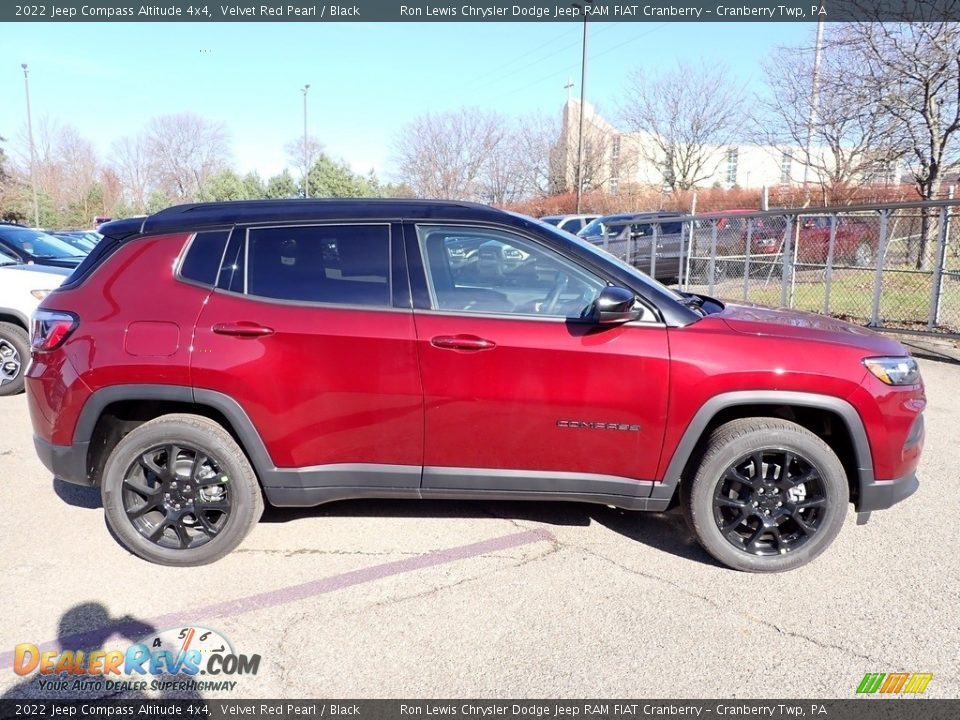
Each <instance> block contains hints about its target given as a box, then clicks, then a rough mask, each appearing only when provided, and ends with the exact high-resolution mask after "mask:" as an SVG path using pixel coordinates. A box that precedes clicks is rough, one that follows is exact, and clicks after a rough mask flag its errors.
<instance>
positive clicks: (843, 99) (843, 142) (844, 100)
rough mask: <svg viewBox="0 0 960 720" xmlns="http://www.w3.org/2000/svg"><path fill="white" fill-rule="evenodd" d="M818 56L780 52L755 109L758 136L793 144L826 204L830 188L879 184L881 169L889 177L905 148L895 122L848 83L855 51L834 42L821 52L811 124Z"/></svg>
mask: <svg viewBox="0 0 960 720" xmlns="http://www.w3.org/2000/svg"><path fill="white" fill-rule="evenodd" d="M834 32H835V31H834V30H833V29H830V30H828V33H830V34H831V35H832V34H833V33H834ZM813 55H814V51H813V49H812V48H809V47H802V48H783V47H781V48H777V49H776V50H775V51H774V53H773V54H772V55H771V57H770V58H769V59H768V60H767V61H766V62H765V63H764V64H763V69H764V73H765V75H766V84H767V94H766V95H765V96H760V97H757V98H756V102H755V103H754V105H753V107H754V112H753V117H752V125H753V128H752V131H751V134H752V136H753V139H754V140H755V141H756V142H757V143H758V144H760V145H766V146H773V147H778V148H782V147H789V148H790V153H791V157H792V158H793V159H794V160H796V161H797V162H799V163H801V164H803V165H806V166H807V167H808V168H809V169H810V170H811V171H812V173H811V174H812V176H813V177H814V178H815V181H816V182H817V183H818V184H819V185H820V187H821V190H822V192H823V195H824V199H825V200H826V199H827V196H828V195H829V193H830V191H831V190H834V189H839V188H842V187H846V186H856V185H861V184H864V183H868V182H872V181H874V180H875V179H876V176H877V174H878V170H879V171H883V170H887V172H888V174H889V172H892V170H893V169H894V168H896V167H897V164H898V163H899V160H900V158H901V157H902V155H903V151H902V147H901V146H900V144H899V142H898V140H897V138H896V133H895V129H896V125H897V122H896V120H895V119H894V118H892V117H891V116H890V115H889V114H886V113H877V112H872V111H871V110H872V109H871V108H869V107H866V108H865V107H864V105H863V103H862V98H861V97H859V95H860V93H861V90H860V89H859V88H858V87H856V85H855V84H853V83H851V82H850V81H849V76H848V74H847V73H848V70H849V68H850V67H851V66H852V65H854V64H856V62H857V58H856V57H855V56H854V55H853V53H851V50H850V48H848V47H845V46H843V45H839V44H836V45H835V44H832V43H830V42H829V40H828V43H827V49H826V50H825V51H824V52H823V53H822V54H821V61H820V74H819V78H820V81H819V92H818V94H817V98H816V113H815V121H814V123H813V125H812V126H811V125H810V117H811V106H812V104H813V102H814V99H813V89H812V86H811V77H812V75H813V64H814V57H813ZM808 132H811V133H812V134H811V140H812V142H811V143H810V145H809V147H808V144H807V135H808Z"/></svg>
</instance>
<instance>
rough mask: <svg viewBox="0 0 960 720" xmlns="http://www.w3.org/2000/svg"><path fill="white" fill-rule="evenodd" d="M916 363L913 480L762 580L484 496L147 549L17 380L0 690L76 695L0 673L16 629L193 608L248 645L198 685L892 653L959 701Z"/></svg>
mask: <svg viewBox="0 0 960 720" xmlns="http://www.w3.org/2000/svg"><path fill="white" fill-rule="evenodd" d="M922 372H923V375H924V378H925V381H926V383H927V393H928V397H929V406H928V410H927V441H926V443H927V444H926V449H925V453H924V459H923V464H922V466H921V469H920V479H921V487H920V491H919V492H918V493H917V494H916V495H914V496H913V497H912V498H910V499H909V500H907V501H906V502H905V503H903V504H902V505H900V506H897V507H896V508H894V509H892V510H889V511H886V512H884V513H876V514H874V516H873V519H872V520H871V521H870V523H869V524H868V525H866V526H864V527H856V526H855V524H854V515H853V512H852V510H851V512H850V514H849V516H848V518H847V523H846V526H845V527H844V529H843V532H842V533H841V535H840V537H839V538H838V540H837V541H836V543H835V544H834V545H833V547H831V548H830V549H829V550H828V551H827V553H826V554H825V555H824V556H822V557H821V558H820V559H819V560H817V561H815V562H814V563H813V564H812V565H809V566H807V567H805V568H802V569H800V570H797V571H793V572H790V573H787V574H782V575H774V576H758V575H747V574H743V573H737V572H733V571H730V570H726V569H724V568H722V567H720V566H718V565H717V564H716V563H714V562H713V561H712V560H711V559H710V558H709V557H708V556H707V555H706V553H704V552H703V551H702V550H701V549H700V548H699V546H698V545H697V544H696V543H695V542H694V540H693V538H692V536H691V535H690V533H689V532H688V531H687V530H686V527H685V526H684V523H683V520H682V518H681V517H680V516H679V515H678V514H676V513H667V514H662V515H656V514H649V515H644V514H631V513H625V512H621V511H617V510H612V509H609V508H605V507H598V506H588V505H583V506H578V505H572V504H555V505H554V504H524V503H499V502H498V503H494V502H490V503H485V502H476V503H470V504H464V503H453V502H422V503H413V502H402V501H391V502H387V501H362V502H360V501H357V502H344V503H338V504H335V505H330V506H325V507H320V508H314V509H311V510H298V511H278V510H268V514H267V516H266V517H265V518H264V520H263V521H262V522H261V523H260V524H259V526H258V527H257V528H256V529H255V530H254V532H253V533H252V534H251V536H250V537H249V538H247V540H246V541H245V542H244V543H243V545H241V547H240V548H239V550H237V551H235V552H234V553H233V554H232V555H230V556H229V557H227V558H226V559H225V560H222V561H220V562H219V563H217V564H215V565H212V566H206V567H201V568H186V569H175V568H164V567H159V566H155V565H150V564H148V563H146V562H144V561H142V560H139V559H137V558H136V557H134V556H132V555H130V554H128V553H127V552H126V551H125V550H123V549H122V548H121V547H120V545H118V544H117V543H116V542H115V541H114V540H113V539H112V538H111V536H110V534H109V533H108V531H107V529H106V526H105V525H104V521H103V513H102V510H101V508H100V500H99V493H98V491H95V490H86V489H83V488H78V487H74V486H70V485H66V484H64V483H61V482H60V481H57V480H54V479H53V478H52V477H51V476H50V474H49V473H48V472H47V471H46V470H45V469H44V468H43V466H42V465H41V464H40V462H39V461H38V460H37V459H36V457H35V455H34V451H33V447H32V443H31V438H30V423H29V419H28V417H27V406H26V401H25V398H24V396H23V395H20V396H16V397H12V398H0V478H2V481H0V507H2V508H3V512H4V517H5V520H4V522H3V532H2V533H0V557H2V558H3V570H2V573H0V585H2V587H3V593H2V597H3V610H4V612H3V618H4V622H3V623H2V624H0V694H3V695H4V696H6V697H39V696H44V695H50V694H54V695H60V696H72V695H74V694H75V693H71V692H54V691H49V690H41V689H40V688H39V686H38V684H37V683H36V681H34V680H30V679H25V678H23V677H20V676H18V675H16V674H15V673H14V672H13V670H12V666H13V649H14V646H15V645H17V644H19V643H35V644H37V645H39V646H44V645H46V646H48V647H51V648H69V647H88V648H89V647H105V648H124V647H126V645H128V644H129V643H130V641H131V640H134V639H137V638H139V637H141V636H143V635H144V634H146V633H147V632H148V631H150V630H151V629H156V630H164V629H167V628H174V627H179V626H181V625H190V624H196V625H201V626H205V627H210V628H214V629H216V630H218V631H220V632H221V633H222V634H223V635H225V636H227V637H228V638H229V639H230V640H231V641H232V643H233V646H234V648H235V649H236V650H237V651H238V652H242V653H248V654H252V653H256V654H259V655H260V656H261V663H260V667H259V672H258V673H257V674H256V675H247V676H243V677H240V678H238V679H237V685H236V687H235V688H234V689H233V690H230V691H212V692H208V693H206V692H205V693H202V695H203V697H209V698H243V697H250V698H254V697H286V698H295V697H304V698H306V697H323V698H336V697H340V698H362V697H504V698H505V697H572V698H582V697H726V696H730V695H733V696H736V697H745V698H749V697H759V698H769V697H837V698H850V697H853V696H854V693H855V689H856V687H857V685H858V683H859V682H860V680H861V678H863V675H864V673H867V672H896V671H905V672H930V673H933V679H932V681H931V682H930V684H929V686H928V687H927V690H926V693H925V694H926V696H930V697H958V696H960V623H958V622H957V618H958V617H960V562H958V560H957V558H958V557H960V539H958V538H960V533H958V532H957V528H956V523H957V521H958V518H960V493H958V484H960V471H958V467H960V422H958V418H960V415H958V410H957V406H956V405H954V403H955V402H956V401H957V400H956V399H957V398H958V397H960V365H958V364H948V363H939V362H931V361H922ZM112 694H113V693H112V692H99V693H98V692H94V693H92V695H91V696H96V695H112ZM147 694H148V695H153V696H156V694H155V693H151V692H147ZM171 694H173V695H176V693H175V692H171Z"/></svg>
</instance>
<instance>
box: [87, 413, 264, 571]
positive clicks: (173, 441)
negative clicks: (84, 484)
mask: <svg viewBox="0 0 960 720" xmlns="http://www.w3.org/2000/svg"><path fill="white" fill-rule="evenodd" d="M171 446H172V447H175V448H176V450H175V451H174V452H175V453H176V458H177V459H176V461H175V467H174V470H175V472H174V473H170V472H169V470H170V467H169V466H170V463H169V458H170V456H171V449H169V448H171ZM133 488H137V489H133ZM100 492H101V496H102V498H103V508H104V512H105V514H106V520H107V525H108V526H109V527H110V529H111V530H112V531H113V533H114V535H116V537H117V539H118V540H119V541H120V543H121V544H122V545H123V546H124V547H126V548H127V549H128V550H129V551H130V552H132V553H134V554H135V555H138V556H139V557H141V558H143V559H144V560H149V561H150V562H153V563H158V564H160V565H179V566H191V565H206V564H207V563H212V562H214V561H216V560H219V559H220V558H222V557H224V556H225V555H227V554H228V553H229V552H230V551H231V550H233V549H234V548H235V547H236V546H237V545H239V544H240V542H241V541H242V540H243V539H244V538H245V537H246V536H247V534H248V533H249V532H250V531H251V530H252V529H253V526H254V525H256V524H257V521H258V520H259V519H260V516H261V515H262V514H263V496H262V495H261V491H260V485H259V483H258V482H257V476H256V474H255V473H254V472H253V468H252V467H251V466H250V462H249V461H248V460H247V457H246V455H244V453H243V450H241V448H240V446H239V445H237V443H236V441H234V439H233V438H232V437H231V436H230V434H229V433H227V432H226V430H224V429H223V427H221V426H220V425H219V424H217V423H215V422H214V421H212V420H209V419H208V418H205V417H201V416H199V415H185V414H171V415H163V416H162V417H159V418H156V419H155V420H151V421H149V422H146V423H144V424H143V425H140V426H139V427H137V428H135V429H134V430H133V431H131V432H130V433H129V434H128V435H127V436H126V437H124V438H123V439H122V440H121V441H120V442H119V443H117V446H116V447H115V448H114V449H113V452H111V453H110V456H109V457H108V458H107V462H106V465H105V467H104V471H103V481H102V483H101V490H100ZM196 508H200V510H199V511H197V510H196ZM128 512H129V513H131V514H128ZM151 534H154V535H157V536H156V537H155V538H154V539H150V537H148V535H151Z"/></svg>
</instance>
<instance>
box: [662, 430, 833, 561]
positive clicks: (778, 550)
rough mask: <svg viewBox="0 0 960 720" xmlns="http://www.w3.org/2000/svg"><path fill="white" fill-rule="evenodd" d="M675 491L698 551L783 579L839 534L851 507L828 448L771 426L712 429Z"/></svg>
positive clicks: (806, 433) (800, 434)
mask: <svg viewBox="0 0 960 720" xmlns="http://www.w3.org/2000/svg"><path fill="white" fill-rule="evenodd" d="M681 490H682V494H683V506H684V511H685V513H686V517H687V521H688V523H689V524H690V526H691V528H692V530H693V531H694V533H695V534H696V536H697V539H698V540H699V541H700V543H701V544H702V545H703V547H704V549H706V550H707V552H709V553H710V554H711V555H712V556H713V557H715V558H716V559H717V560H719V561H720V562H722V563H723V564H725V565H727V566H728V567H731V568H734V569H736V570H744V571H748V572H782V571H784V570H792V569H794V568H797V567H800V566H801V565H805V564H806V563H808V562H810V561H811V560H813V559H814V558H815V557H817V556H818V555H819V554H820V553H822V552H823V551H824V550H826V548H827V547H828V546H829V545H830V543H832V542H833V540H834V539H835V538H836V536H837V534H838V533H839V532H840V528H841V526H842V525H843V521H844V518H845V517H846V510H847V504H848V503H849V499H850V492H849V488H848V487H847V480H846V474H845V471H844V469H843V465H842V464H841V463H840V460H839V459H838V458H837V456H836V454H835V453H834V452H833V450H831V449H830V446H829V445H827V444H826V443H825V442H823V440H821V439H820V438H818V437H817V436H816V435H814V434H813V433H811V432H810V431H809V430H807V429H805V428H803V427H801V426H800V425H797V424H796V423H792V422H789V421H786V420H779V419H776V418H750V419H742V420H734V421H732V422H729V423H727V424H725V425H722V426H721V427H719V428H717V430H715V431H714V432H713V434H712V435H711V437H710V440H709V444H708V446H707V451H706V453H705V454H704V457H703V460H702V462H701V464H700V468H699V469H698V470H697V473H696V475H695V476H694V478H693V480H692V482H690V483H685V484H684V485H683V486H682V487H681Z"/></svg>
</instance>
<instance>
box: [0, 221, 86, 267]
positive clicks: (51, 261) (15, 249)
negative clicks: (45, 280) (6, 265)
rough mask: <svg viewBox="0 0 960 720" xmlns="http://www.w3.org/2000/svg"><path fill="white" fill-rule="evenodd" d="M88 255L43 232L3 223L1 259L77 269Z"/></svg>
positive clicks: (1, 230) (0, 235)
mask: <svg viewBox="0 0 960 720" xmlns="http://www.w3.org/2000/svg"><path fill="white" fill-rule="evenodd" d="M86 255H87V251H84V250H81V249H80V248H77V247H74V246H73V245H71V244H70V243H68V242H65V241H64V240H62V239H60V238H56V237H54V236H53V235H50V234H48V233H45V232H43V231H42V230H34V229H32V228H28V227H23V226H22V225H11V224H7V223H0V256H2V257H0V259H2V258H4V257H5V258H6V259H7V260H13V261H14V262H16V263H21V264H23V265H50V266H54V267H65V268H70V269H73V268H75V267H76V266H77V265H79V264H80V261H81V260H83V258H84V257H86Z"/></svg>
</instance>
